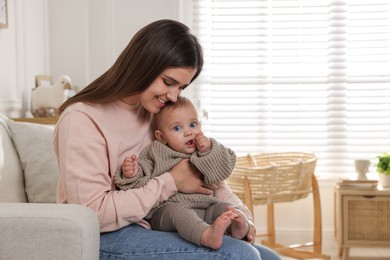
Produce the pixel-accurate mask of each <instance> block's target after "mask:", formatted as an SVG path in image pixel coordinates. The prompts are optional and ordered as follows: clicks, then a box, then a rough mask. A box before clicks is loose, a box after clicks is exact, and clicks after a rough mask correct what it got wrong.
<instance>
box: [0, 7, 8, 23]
mask: <svg viewBox="0 0 390 260" xmlns="http://www.w3.org/2000/svg"><path fill="white" fill-rule="evenodd" d="M7 27H8V14H7V0H0V28H7Z"/></svg>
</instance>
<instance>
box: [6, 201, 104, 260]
mask: <svg viewBox="0 0 390 260" xmlns="http://www.w3.org/2000/svg"><path fill="white" fill-rule="evenodd" d="M0 233H1V236H0V259H40V260H42V259H80V260H86V259H88V260H89V259H91V260H92V259H93V260H96V259H99V242H100V240H99V239H100V231H99V224H98V219H97V216H96V214H95V213H94V212H93V211H92V210H91V209H89V208H87V207H85V206H81V205H70V204H36V203H0Z"/></svg>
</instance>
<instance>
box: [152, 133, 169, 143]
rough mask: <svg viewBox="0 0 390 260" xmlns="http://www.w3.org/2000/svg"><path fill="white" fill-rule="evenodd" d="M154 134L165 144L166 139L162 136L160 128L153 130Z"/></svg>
mask: <svg viewBox="0 0 390 260" xmlns="http://www.w3.org/2000/svg"><path fill="white" fill-rule="evenodd" d="M154 136H155V137H156V139H157V140H159V141H160V142H161V143H163V144H167V141H166V140H165V138H164V134H163V133H162V132H161V131H160V130H156V131H154Z"/></svg>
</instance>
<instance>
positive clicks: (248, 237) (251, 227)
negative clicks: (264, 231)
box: [244, 219, 256, 245]
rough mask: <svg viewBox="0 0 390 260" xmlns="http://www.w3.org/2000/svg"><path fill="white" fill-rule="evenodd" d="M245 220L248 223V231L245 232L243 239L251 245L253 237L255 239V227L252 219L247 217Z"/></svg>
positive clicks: (253, 240)
mask: <svg viewBox="0 0 390 260" xmlns="http://www.w3.org/2000/svg"><path fill="white" fill-rule="evenodd" d="M246 221H247V223H248V225H249V231H248V233H247V234H246V237H245V239H244V240H246V241H247V242H248V243H249V244H251V245H253V244H254V243H255V239H256V227H255V225H254V224H253V222H252V220H249V219H247V220H246Z"/></svg>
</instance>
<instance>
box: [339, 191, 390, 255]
mask: <svg viewBox="0 0 390 260" xmlns="http://www.w3.org/2000/svg"><path fill="white" fill-rule="evenodd" d="M334 195H335V196H334V205H335V239H336V242H337V244H338V245H339V256H342V259H343V260H346V259H348V257H349V250H350V248H351V247H389V246H390V189H387V190H384V189H381V188H379V189H350V188H338V187H336V188H335V189H334Z"/></svg>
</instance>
